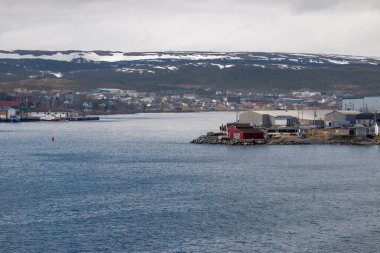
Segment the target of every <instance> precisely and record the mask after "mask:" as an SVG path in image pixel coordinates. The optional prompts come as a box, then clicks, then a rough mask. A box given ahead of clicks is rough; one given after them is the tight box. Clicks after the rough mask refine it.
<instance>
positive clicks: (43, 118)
mask: <svg viewBox="0 0 380 253" xmlns="http://www.w3.org/2000/svg"><path fill="white" fill-rule="evenodd" d="M40 120H41V121H58V120H59V119H58V118H56V117H55V116H54V115H50V114H46V115H44V116H41V117H40Z"/></svg>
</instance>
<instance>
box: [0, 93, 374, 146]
mask: <svg viewBox="0 0 380 253" xmlns="http://www.w3.org/2000/svg"><path fill="white" fill-rule="evenodd" d="M200 111H236V112H237V114H236V115H237V117H236V120H235V122H226V123H225V124H222V125H221V126H220V128H219V130H220V131H219V132H216V133H208V134H207V135H204V136H201V137H200V138H198V139H196V140H194V141H193V142H194V143H210V144H216V143H218V144H244V145H246V144H258V143H268V142H270V143H271V144H276V143H279V144H281V143H283V144H289V143H290V144H292V143H300V144H302V143H304V144H309V143H311V142H323V143H351V142H353V140H354V139H355V138H356V139H355V140H358V138H359V140H360V143H373V142H377V141H378V138H377V137H375V136H378V135H379V127H378V126H379V124H380V122H379V121H380V114H378V113H377V112H378V111H379V112H380V97H354V96H353V95H352V94H347V93H345V92H331V93H322V92H319V91H311V90H296V91H290V92H278V93H275V92H271V93H269V92H264V93H263V92H260V93H255V92H253V91H251V92H242V91H229V90H227V91H217V90H216V91H212V90H202V91H201V92H199V91H197V92H195V91H194V92H192V93H189V92H188V91H187V90H164V91H159V92H141V91H136V90H121V89H112V88H98V89H94V90H91V91H72V90H48V91H47V90H27V89H24V88H16V89H14V90H12V91H0V122H26V121H40V120H41V121H45V120H46V121H52V120H54V121H56V120H96V119H99V117H98V116H96V115H107V114H124V113H143V112H151V113H153V112H200Z"/></svg>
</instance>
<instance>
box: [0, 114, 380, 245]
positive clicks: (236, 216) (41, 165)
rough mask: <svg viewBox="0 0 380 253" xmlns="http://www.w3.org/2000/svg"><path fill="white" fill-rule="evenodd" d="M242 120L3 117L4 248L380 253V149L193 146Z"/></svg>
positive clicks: (0, 230)
mask: <svg viewBox="0 0 380 253" xmlns="http://www.w3.org/2000/svg"><path fill="white" fill-rule="evenodd" d="M234 119H235V114H234V113H189V114H138V115H127V116H110V117H104V118H103V119H102V120H101V121H99V122H60V123H53V122H51V123H50V122H46V123H27V124H26V123H24V124H1V125H0V142H1V144H0V153H1V159H0V252H82V251H84V252H86V251H87V252H379V251H380V156H379V155H380V148H379V147H356V146H257V147H236V146H209V145H195V144H190V143H189V141H191V140H192V139H193V138H195V137H198V136H199V135H200V134H202V133H205V132H207V131H212V130H217V127H218V126H219V125H220V124H221V123H225V122H227V121H233V120H234ZM52 136H54V137H55V140H56V141H55V142H51V137H52Z"/></svg>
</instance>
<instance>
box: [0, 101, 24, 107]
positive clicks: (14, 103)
mask: <svg viewBox="0 0 380 253" xmlns="http://www.w3.org/2000/svg"><path fill="white" fill-rule="evenodd" d="M20 104H21V102H20V101H15V100H14V101H0V106H9V107H17V106H20Z"/></svg>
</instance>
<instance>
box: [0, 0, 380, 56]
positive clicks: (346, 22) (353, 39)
mask: <svg viewBox="0 0 380 253" xmlns="http://www.w3.org/2000/svg"><path fill="white" fill-rule="evenodd" d="M379 42H380V2H379V1H378V0H361V1H357V0H160V1H157V0H135V1H131V0H107V1H104V0H80V1H78V0H65V1H60V0H33V1H29V0H24V1H22V0H0V49H7V50H13V49H42V50H64V49H83V50H92V49H104V50H123V51H161V50H202V51H207V50H214V51H276V52H305V53H313V52H314V53H339V54H355V55H369V56H380V48H379V47H378V44H379Z"/></svg>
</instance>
